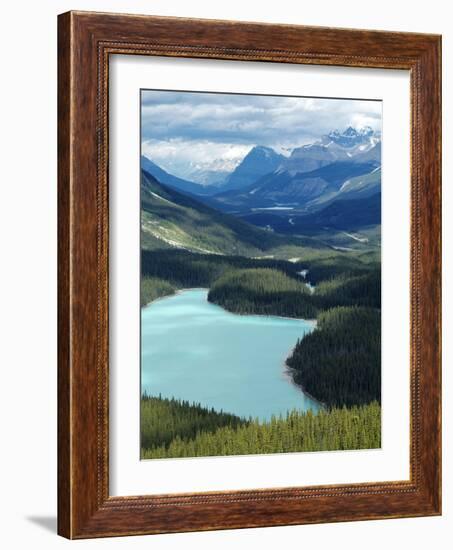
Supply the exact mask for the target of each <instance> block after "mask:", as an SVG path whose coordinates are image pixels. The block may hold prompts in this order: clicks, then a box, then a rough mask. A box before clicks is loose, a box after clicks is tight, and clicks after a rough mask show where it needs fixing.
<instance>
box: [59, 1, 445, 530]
mask: <svg viewBox="0 0 453 550" xmlns="http://www.w3.org/2000/svg"><path fill="white" fill-rule="evenodd" d="M58 40H59V44H58V45H59V81H58V86H59V106H58V116H59V126H58V148H59V166H58V194H59V198H58V204H59V227H58V230H59V244H58V246H59V264H58V268H59V315H58V323H59V348H58V363H59V371H58V379H59V383H58V398H59V420H58V430H59V431H58V438H59V443H58V458H59V465H58V493H59V494H58V530H59V533H60V534H61V535H63V536H65V537H67V538H89V537H102V536H120V535H131V534H152V533H164V532H178V531H197V530H208V529H228V528H241V527H259V526H271V525H292V524H304V523H320V522H332V521H353V520H365V519H379V518H394V517H412V516H428V515H438V514H440V513H441V490H440V487H441V467H440V460H441V447H440V445H441V439H440V438H441V431H440V419H441V417H440V400H441V379H440V346H441V341H440V338H441V333H440V293H441V277H440V270H441V258H440V212H441V125H440V111H441V82H440V59H441V53H440V52H441V39H440V37H439V36H435V35H428V34H411V33H393V32H378V31H364V30H345V29H332V28H322V27H319V28H314V27H304V26H292V25H264V24H257V23H244V22H233V21H209V20H195V19H182V18H167V17H153V16H135V15H113V14H101V13H89V12H69V13H65V14H63V15H61V16H59V38H58Z"/></svg>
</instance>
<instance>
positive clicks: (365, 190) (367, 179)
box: [306, 166, 381, 210]
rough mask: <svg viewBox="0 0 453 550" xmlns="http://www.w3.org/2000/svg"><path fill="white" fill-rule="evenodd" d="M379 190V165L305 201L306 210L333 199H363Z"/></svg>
mask: <svg viewBox="0 0 453 550" xmlns="http://www.w3.org/2000/svg"><path fill="white" fill-rule="evenodd" d="M380 191H381V167H380V166H378V167H377V168H374V169H373V170H372V171H371V172H369V173H368V174H363V175H358V176H355V177H352V178H350V179H347V180H346V181H344V182H343V183H342V185H341V187H340V189H338V190H337V191H334V192H332V193H326V194H324V195H322V196H320V197H318V198H317V199H315V200H313V201H311V202H309V203H307V205H306V206H307V209H308V210H317V209H319V208H324V207H325V206H326V205H327V204H330V203H332V202H333V201H335V200H349V199H363V198H365V197H369V196H371V195H375V194H376V193H380Z"/></svg>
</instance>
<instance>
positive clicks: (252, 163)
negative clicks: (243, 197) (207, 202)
mask: <svg viewBox="0 0 453 550" xmlns="http://www.w3.org/2000/svg"><path fill="white" fill-rule="evenodd" d="M284 159H285V157H284V156H283V155H279V154H278V153H276V152H275V151H274V150H273V149H271V148H270V147H263V146H260V145H258V146H255V147H253V149H251V151H249V152H248V153H247V155H246V156H245V157H244V158H243V159H242V161H241V162H240V164H239V165H238V166H237V167H236V168H235V169H234V171H233V172H232V173H231V174H230V175H229V176H228V177H227V178H226V179H225V181H224V182H223V183H222V185H221V187H220V189H219V190H220V191H229V190H231V189H239V188H243V187H247V186H248V185H251V184H252V183H254V182H255V181H256V180H257V179H259V178H260V177H261V176H263V175H264V174H268V173H269V172H273V171H274V170H275V169H276V168H278V166H279V165H280V164H281V163H282V161H284ZM219 190H218V191H219Z"/></svg>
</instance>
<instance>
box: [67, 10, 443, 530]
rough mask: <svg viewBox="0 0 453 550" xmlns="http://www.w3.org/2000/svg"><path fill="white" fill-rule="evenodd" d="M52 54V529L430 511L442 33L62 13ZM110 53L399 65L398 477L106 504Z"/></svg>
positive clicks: (436, 400)
mask: <svg viewBox="0 0 453 550" xmlns="http://www.w3.org/2000/svg"><path fill="white" fill-rule="evenodd" d="M58 47H59V65H58V69H59V76H58V86H59V102H58V115H59V128H58V153H59V160H58V163H59V166H58V193H59V198H58V208H59V213H58V231H59V243H58V252H59V263H58V270H59V273H58V292H59V313H58V325H59V345H58V400H59V419H58V493H59V494H58V532H59V533H60V534H61V535H63V536H65V537H68V538H87V537H101V536H114V535H129V534H145V533H161V532H177V531H194V530H208V529H228V528H241V527H254V526H266V525H291V524H302V523H318V522H331V521H352V520H364V519H377V518H392V517H409V516H413V517H415V516H422V515H425V516H426V515H436V514H440V512H441V490H440V485H441V479H440V472H441V469H440V459H441V450H440V396H441V389H440V384H441V381H440V345H441V342H440V292H441V287H440V284H441V277H440V270H441V259H440V227H441V219H440V211H441V209H440V205H441V195H440V193H441V173H440V169H441V157H440V155H441V135H440V112H441V90H440V59H441V52H440V47H441V40H440V37H439V36H433V35H426V34H412V33H392V32H377V31H362V30H352V29H348V30H345V29H332V28H314V27H304V26H294V25H263V24H256V23H238V22H232V21H206V20H196V19H180V18H166V17H149V16H134V15H113V14H99V13H85V12H69V13H65V14H63V15H61V16H59V38H58ZM111 54H122V55H130V54H135V55H137V54H138V55H164V56H177V57H193V58H216V59H232V60H237V61H241V60H248V61H256V62H262V61H272V62H286V63H301V64H320V65H339V66H351V67H382V68H387V69H406V70H408V71H410V74H411V112H412V114H411V117H412V124H411V142H412V148H411V180H412V181H411V288H410V292H411V453H410V465H411V467H410V472H411V474H410V480H409V481H400V482H383V483H368V484H353V485H344V486H340V485H335V486H323V487H293V488H288V489H272V488H269V489H264V488H263V490H261V489H260V490H252V491H227V492H218V493H212V492H211V493H197V494H184V495H154V496H147V495H143V496H137V497H110V496H109V483H108V59H109V55H111Z"/></svg>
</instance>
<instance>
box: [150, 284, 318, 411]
mask: <svg viewBox="0 0 453 550" xmlns="http://www.w3.org/2000/svg"><path fill="white" fill-rule="evenodd" d="M207 292H208V289H206V288H199V287H198V288H192V289H178V291H177V293H174V294H173V295H172V296H173V297H174V299H173V300H171V301H167V302H162V301H160V302H159V304H158V305H156V306H155V308H149V309H148V310H144V313H143V316H142V331H143V332H142V334H143V335H144V336H143V340H142V342H143V347H142V361H143V362H142V391H143V392H145V391H146V392H147V393H148V394H150V395H156V396H157V395H160V396H161V397H164V398H169V397H170V396H173V397H176V398H184V399H185V400H188V401H189V402H192V401H193V402H194V403H199V404H200V405H201V406H204V407H209V408H213V409H214V410H215V411H228V412H229V413H230V414H234V415H236V416H239V417H241V418H246V419H248V418H250V417H251V418H253V419H259V420H260V421H265V420H268V419H269V418H270V417H271V415H275V416H278V415H279V414H281V415H282V416H285V415H286V414H287V412H288V411H289V410H292V409H295V410H298V411H302V412H303V411H306V410H309V409H311V410H313V411H314V412H315V411H317V410H320V409H322V408H323V407H322V405H321V404H320V403H319V402H318V401H317V400H315V399H311V397H310V396H309V395H308V394H307V393H306V392H304V391H303V390H302V389H301V388H300V386H298V385H297V384H294V382H293V380H292V378H291V377H289V376H288V375H287V374H286V370H284V369H283V366H284V362H285V357H287V356H289V355H291V353H292V351H293V349H294V346H295V345H296V342H297V341H298V340H300V339H302V338H303V337H304V336H305V335H306V334H309V333H311V332H312V331H313V330H314V328H315V324H314V322H313V321H312V322H309V321H307V320H305V319H297V318H287V317H285V318H282V317H278V316H270V315H265V316H263V315H246V314H244V315H239V314H237V313H233V312H230V311H228V310H226V309H224V308H223V307H221V306H219V305H217V304H213V303H211V302H208V300H207V299H206V295H207ZM166 297H168V298H170V296H166ZM161 299H162V297H161V298H160V300H161ZM145 335H146V338H145ZM156 338H157V341H156ZM157 365H158V366H159V368H158V369H157ZM156 369H157V370H156ZM282 373H283V376H282ZM255 382H256V388H257V393H256V395H255V397H254V399H250V390H249V387H250V384H253V383H255ZM181 384H182V385H181Z"/></svg>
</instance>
